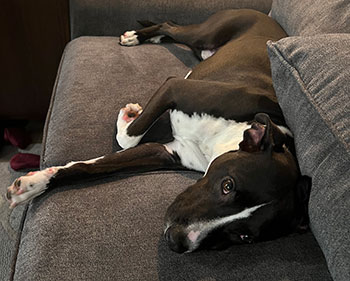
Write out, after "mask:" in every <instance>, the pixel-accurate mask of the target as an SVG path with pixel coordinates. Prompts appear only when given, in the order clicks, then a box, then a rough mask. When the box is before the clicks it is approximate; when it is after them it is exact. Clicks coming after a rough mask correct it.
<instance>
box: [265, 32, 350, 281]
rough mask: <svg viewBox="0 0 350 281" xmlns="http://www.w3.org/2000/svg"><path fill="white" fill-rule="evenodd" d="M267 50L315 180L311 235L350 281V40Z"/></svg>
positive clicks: (301, 155)
mask: <svg viewBox="0 0 350 281" xmlns="http://www.w3.org/2000/svg"><path fill="white" fill-rule="evenodd" d="M268 48H269V55H270V59H271V67H272V76H273V81H274V88H275V90H276V95H277V97H278V101H279V103H280V106H281V108H282V110H283V113H284V115H285V119H286V122H287V124H288V126H289V127H290V128H291V130H292V132H293V134H294V138H295V145H296V152H297V156H298V161H299V164H300V169H301V173H302V174H303V175H307V176H310V177H311V178H312V189H311V197H310V202H309V215H310V221H311V228H312V231H313V233H314V235H315V237H316V239H317V241H318V242H319V243H320V246H321V248H322V250H323V252H324V254H325V257H326V260H327V262H328V266H329V269H330V271H331V273H332V276H333V278H334V280H343V281H345V280H350V271H349V268H350V235H349V230H350V223H349V222H350V220H349V217H350V173H349V167H350V106H349V104H350V103H349V100H350V84H349V78H350V77H349V69H350V35H349V34H333V35H330V34H329V35H319V36H311V37H291V38H285V39H282V40H280V41H278V42H276V43H272V42H270V43H269V44H268Z"/></svg>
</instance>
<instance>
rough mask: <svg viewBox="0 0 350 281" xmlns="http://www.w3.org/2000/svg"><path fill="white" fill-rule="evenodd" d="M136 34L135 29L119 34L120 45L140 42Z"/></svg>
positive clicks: (133, 44) (131, 44)
mask: <svg viewBox="0 0 350 281" xmlns="http://www.w3.org/2000/svg"><path fill="white" fill-rule="evenodd" d="M137 37H138V35H137V34H136V31H135V30H132V31H127V32H125V33H124V34H123V35H121V36H120V45H123V46H135V45H138V44H140V41H139V40H138V39H137Z"/></svg>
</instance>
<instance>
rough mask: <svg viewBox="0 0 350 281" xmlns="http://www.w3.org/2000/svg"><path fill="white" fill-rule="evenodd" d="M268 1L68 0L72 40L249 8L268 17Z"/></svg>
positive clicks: (193, 20) (200, 19)
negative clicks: (148, 23) (146, 23)
mask: <svg viewBox="0 0 350 281" xmlns="http://www.w3.org/2000/svg"><path fill="white" fill-rule="evenodd" d="M271 2H272V0H220V1H212V0H196V1H188V0H147V1H130V0H129V1H125V0H124V1H120V0H99V1H91V0H70V6H69V7H70V24H71V35H72V38H76V37H79V36H86V35H90V36H91V35H105V36H106V35H107V36H112V35H113V36H119V35H120V34H122V33H124V32H125V31H126V30H133V29H136V28H139V27H140V25H138V24H137V20H150V21H153V22H157V23H158V22H164V21H166V20H172V21H174V22H177V23H178V24H192V23H199V22H201V21H203V20H205V19H206V18H207V17H208V16H210V15H212V14H213V13H214V12H217V11H220V10H224V9H238V8H250V9H255V10H258V11H261V12H265V13H268V12H269V10H270V8H271Z"/></svg>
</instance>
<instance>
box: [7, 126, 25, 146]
mask: <svg viewBox="0 0 350 281" xmlns="http://www.w3.org/2000/svg"><path fill="white" fill-rule="evenodd" d="M4 139H5V141H7V142H9V143H11V144H12V145H13V146H16V147H19V148H21V149H24V148H26V147H27V146H28V145H29V144H30V143H31V142H32V139H31V137H30V135H29V134H28V132H27V131H26V130H25V129H24V128H5V130H4Z"/></svg>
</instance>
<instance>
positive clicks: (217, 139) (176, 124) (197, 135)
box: [167, 110, 250, 172]
mask: <svg viewBox="0 0 350 281" xmlns="http://www.w3.org/2000/svg"><path fill="white" fill-rule="evenodd" d="M170 121H171V126H172V130H173V136H174V139H175V140H174V142H172V143H170V144H168V145H167V147H168V149H169V150H171V151H172V152H176V153H177V154H178V155H179V157H180V159H181V163H182V165H183V166H185V167H187V168H190V169H194V170H198V171H202V172H205V171H206V169H207V167H208V165H209V164H210V163H211V161H213V160H214V159H215V158H216V157H218V156H220V155H221V154H223V153H225V152H227V151H230V150H237V149H238V148H239V143H240V142H241V141H242V140H243V132H244V131H245V130H246V129H249V128H250V125H248V124H247V123H246V122H242V123H238V122H235V121H233V120H225V119H224V118H215V117H213V116H210V115H208V114H200V115H199V114H197V113H194V114H192V115H191V116H189V115H187V114H185V113H183V112H181V111H178V110H173V111H171V112H170Z"/></svg>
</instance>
